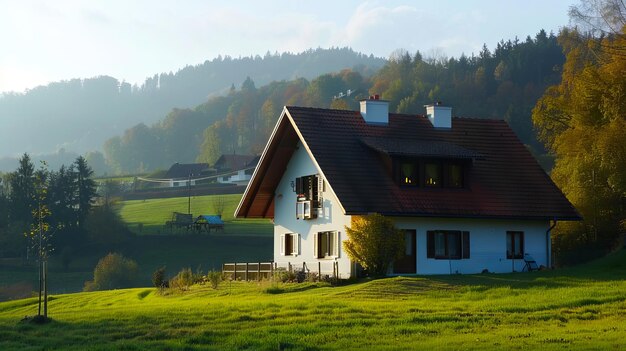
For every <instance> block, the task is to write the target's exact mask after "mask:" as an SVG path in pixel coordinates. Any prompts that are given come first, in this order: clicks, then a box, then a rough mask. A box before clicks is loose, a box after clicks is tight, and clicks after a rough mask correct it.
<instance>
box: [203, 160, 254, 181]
mask: <svg viewBox="0 0 626 351" xmlns="http://www.w3.org/2000/svg"><path fill="white" fill-rule="evenodd" d="M259 159H260V156H254V155H235V154H233V155H222V156H220V158H219V159H217V161H215V165H213V167H214V168H215V169H216V171H217V174H218V175H219V176H218V177H217V182H218V183H227V184H247V183H248V181H249V180H250V177H251V176H252V172H253V171H254V167H256V165H257V163H258V162H259Z"/></svg>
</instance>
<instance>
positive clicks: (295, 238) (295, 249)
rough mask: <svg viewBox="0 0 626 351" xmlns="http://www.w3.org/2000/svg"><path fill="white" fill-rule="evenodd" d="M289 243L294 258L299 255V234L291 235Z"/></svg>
mask: <svg viewBox="0 0 626 351" xmlns="http://www.w3.org/2000/svg"><path fill="white" fill-rule="evenodd" d="M291 243H292V248H293V250H292V251H291V253H292V254H293V255H294V256H297V255H299V254H300V234H296V233H294V234H291Z"/></svg>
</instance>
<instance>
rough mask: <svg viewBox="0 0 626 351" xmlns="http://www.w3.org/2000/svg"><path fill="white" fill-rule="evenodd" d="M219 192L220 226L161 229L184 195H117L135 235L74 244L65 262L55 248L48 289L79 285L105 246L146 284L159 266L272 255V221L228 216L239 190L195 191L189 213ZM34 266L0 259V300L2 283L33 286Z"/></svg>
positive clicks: (208, 210)
mask: <svg viewBox="0 0 626 351" xmlns="http://www.w3.org/2000/svg"><path fill="white" fill-rule="evenodd" d="M218 197H220V200H223V201H224V215H223V219H224V220H225V223H226V224H225V226H224V231H220V232H215V231H212V232H211V233H200V234H199V233H195V232H193V231H189V232H188V231H186V230H175V231H174V232H173V233H172V232H170V231H165V230H163V225H164V224H165V221H167V220H169V219H170V218H171V214H172V212H173V211H178V212H185V213H186V212H187V200H188V199H187V198H186V197H185V198H170V199H151V200H145V201H144V200H135V201H121V202H119V203H118V204H117V205H116V209H117V210H118V211H119V214H120V216H121V217H122V219H123V220H124V221H125V222H126V223H127V225H128V227H129V229H130V230H131V231H132V232H133V233H135V234H136V235H135V236H134V237H132V238H130V239H129V240H128V241H127V242H125V243H124V244H123V245H121V246H120V247H111V248H106V249H104V248H86V249H81V250H75V251H74V252H73V253H72V260H71V262H70V264H69V266H68V267H67V268H65V267H63V266H62V264H61V260H60V252H55V253H54V255H53V256H52V258H51V262H50V289H51V291H52V292H54V293H69V292H77V291H81V290H82V288H83V285H84V283H85V281H86V280H91V279H92V277H93V269H94V267H95V266H96V264H97V262H98V260H99V259H100V258H102V257H103V256H104V255H106V254H107V253H108V252H110V251H114V252H119V253H122V254H123V255H124V256H126V257H128V258H131V259H133V260H135V261H136V262H137V264H138V265H139V269H140V272H139V277H138V281H137V284H138V285H139V286H149V285H150V279H151V276H152V273H153V272H154V271H155V270H156V269H157V268H159V267H163V266H165V267H166V269H167V274H168V276H173V275H175V274H176V273H177V272H178V271H180V270H181V269H182V268H186V267H189V268H191V269H192V270H194V271H195V270H197V269H198V268H200V269H201V270H203V271H205V272H206V271H207V270H211V269H215V270H219V269H221V264H222V263H226V262H235V261H238V262H258V261H270V260H272V252H273V251H272V250H273V242H272V233H273V227H272V224H271V222H270V221H269V220H265V219H261V220H237V219H234V218H233V213H234V212H235V207H236V206H237V204H238V203H239V199H240V198H241V194H238V195H237V194H235V195H218V196H198V197H192V198H191V210H192V213H193V214H194V215H196V214H197V215H200V214H212V213H214V212H213V211H212V204H213V201H216V200H215V199H216V198H218ZM37 279H38V277H37V269H36V268H35V267H34V266H32V265H24V264H23V263H22V262H21V261H20V262H12V263H7V262H2V261H0V301H1V300H3V299H4V300H6V299H7V298H11V296H12V295H13V294H12V293H9V292H8V291H6V290H12V288H7V286H12V285H15V284H18V285H20V286H21V288H20V290H25V293H28V287H29V286H30V287H31V290H32V289H33V287H36V284H37Z"/></svg>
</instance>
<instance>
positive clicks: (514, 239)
mask: <svg viewBox="0 0 626 351" xmlns="http://www.w3.org/2000/svg"><path fill="white" fill-rule="evenodd" d="M506 258H508V259H518V258H524V232H514V231H509V232H506Z"/></svg>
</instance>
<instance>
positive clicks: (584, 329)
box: [0, 251, 626, 350]
mask: <svg viewBox="0 0 626 351" xmlns="http://www.w3.org/2000/svg"><path fill="white" fill-rule="evenodd" d="M625 278H626V253H625V252H623V251H622V252H621V253H619V254H614V255H612V256H610V257H608V258H605V259H602V260H600V261H597V262H595V263H592V264H589V265H586V266H582V267H577V268H572V269H566V270H558V271H548V272H533V273H517V274H482V275H453V276H433V277H412V278H405V277H397V278H389V279H381V280H373V281H365V282H360V283H354V284H349V285H344V286H338V287H332V286H329V285H326V284H318V283H304V284H278V283H270V282H261V283H245V282H233V283H228V282H224V283H222V285H221V286H220V287H219V289H218V290H212V289H211V288H208V287H204V286H194V287H192V289H191V290H190V291H187V292H183V293H177V294H171V295H165V296H164V295H161V294H159V293H158V292H157V291H156V290H155V289H151V288H144V289H129V290H118V291H106V292H96V293H79V294H72V295H59V296H53V299H52V301H51V303H50V315H51V316H52V317H53V319H54V321H53V322H51V323H49V324H47V325H43V326H41V325H39V326H37V325H32V324H30V323H24V322H20V319H21V318H22V317H23V316H25V315H32V314H34V313H35V312H36V301H35V300H34V299H26V300H19V301H12V302H4V303H0V349H2V350H41V349H66V350H84V349H92V350H110V349H120V350H340V349H341V350H355V349H359V350H370V349H376V350H406V349H425V350H431V349H458V350H481V349H510V350H521V349H528V350H562V349H575V350H578V349H589V350H618V349H623V348H624V347H626V281H625Z"/></svg>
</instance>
